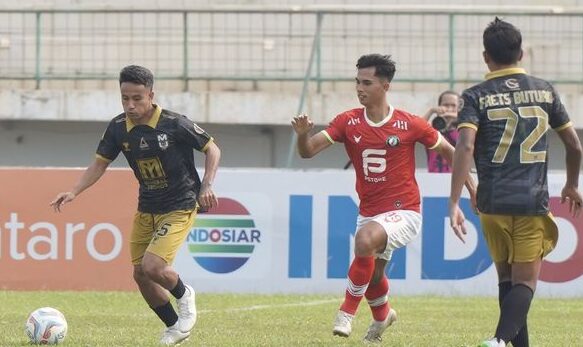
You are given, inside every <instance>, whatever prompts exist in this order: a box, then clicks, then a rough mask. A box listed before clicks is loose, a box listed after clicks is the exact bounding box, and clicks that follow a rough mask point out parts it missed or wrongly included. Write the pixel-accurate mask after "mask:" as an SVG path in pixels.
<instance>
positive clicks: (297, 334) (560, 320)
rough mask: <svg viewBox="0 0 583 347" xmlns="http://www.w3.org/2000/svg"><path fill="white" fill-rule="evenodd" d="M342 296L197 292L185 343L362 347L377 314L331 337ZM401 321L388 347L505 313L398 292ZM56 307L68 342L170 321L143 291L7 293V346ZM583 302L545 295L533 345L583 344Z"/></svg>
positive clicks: (466, 301)
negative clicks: (40, 313)
mask: <svg viewBox="0 0 583 347" xmlns="http://www.w3.org/2000/svg"><path fill="white" fill-rule="evenodd" d="M340 299H341V298H340V296H329V295H328V296H325V295H308V296H300V295H248V294H247V295H226V294H204V293H201V294H198V296H197V307H198V311H199V318H198V322H197V325H196V327H195V330H194V332H193V334H192V335H191V337H190V339H189V340H188V341H187V342H185V343H183V344H182V345H181V346H361V345H363V343H362V342H361V338H362V336H363V335H364V333H365V331H366V327H367V325H368V323H369V319H370V312H369V310H368V308H367V307H366V306H365V305H364V304H362V305H361V306H360V309H359V312H358V314H357V317H356V320H355V322H354V325H353V333H352V336H351V337H349V338H348V339H343V338H339V337H333V336H332V334H331V329H332V322H333V319H334V315H335V313H336V310H337V308H338V305H339V304H340ZM391 303H392V305H393V307H394V308H395V309H396V310H397V312H398V314H399V320H398V321H397V323H396V324H395V325H394V326H392V327H390V328H389V330H388V331H387V332H386V333H385V335H384V340H383V344H382V345H385V346H412V347H413V346H414V347H421V346H440V347H443V346H476V345H477V344H478V343H479V342H480V341H481V340H482V339H484V338H487V337H489V336H490V335H491V334H492V333H493V330H494V328H495V327H494V325H495V323H496V320H497V317H498V310H497V300H496V299H495V298H443V297H395V298H391ZM42 306H52V307H55V308H57V309H59V310H61V312H63V313H64V314H65V316H66V318H67V321H68V324H69V332H68V335H67V338H66V339H65V343H64V346H76V347H77V346H79V347H82V346H156V345H157V342H158V338H159V335H160V333H161V331H162V329H163V325H162V323H161V322H160V321H158V319H157V318H156V317H155V315H154V313H153V312H152V311H151V310H150V309H149V308H148V307H147V306H146V305H145V303H144V302H143V301H142V299H141V297H140V295H139V294H138V293H137V292H136V293H133V292H131V293H120V292H106V293H102V292H99V293H98V292H12V291H0V326H1V327H2V328H3V334H2V335H1V336H0V345H1V346H28V339H27V337H26V335H25V333H24V323H25V321H26V318H27V316H28V314H29V313H30V312H31V311H33V310H34V309H36V308H39V307H42ZM581 322H583V299H576V300H558V299H538V298H535V301H534V302H533V305H532V309H531V314H530V318H529V330H530V333H531V335H530V336H531V346H534V347H537V346H540V347H543V346H583V334H581V333H580V330H579V329H581Z"/></svg>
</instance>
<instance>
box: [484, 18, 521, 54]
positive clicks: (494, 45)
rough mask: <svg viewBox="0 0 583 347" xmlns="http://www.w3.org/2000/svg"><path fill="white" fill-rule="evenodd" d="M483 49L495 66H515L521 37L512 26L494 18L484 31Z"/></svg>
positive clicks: (519, 50) (518, 31)
mask: <svg viewBox="0 0 583 347" xmlns="http://www.w3.org/2000/svg"><path fill="white" fill-rule="evenodd" d="M483 42H484V49H485V50H486V53H488V56H490V58H491V59H492V60H493V61H494V62H495V63H497V64H502V65H511V64H516V62H518V60H519V59H520V54H521V52H522V35H521V34H520V30H518V28H516V27H515V26H514V25H512V24H510V23H508V22H506V21H504V20H502V19H499V18H498V17H496V18H495V19H494V20H493V21H492V22H491V23H490V24H488V26H487V27H486V29H485V30H484V36H483Z"/></svg>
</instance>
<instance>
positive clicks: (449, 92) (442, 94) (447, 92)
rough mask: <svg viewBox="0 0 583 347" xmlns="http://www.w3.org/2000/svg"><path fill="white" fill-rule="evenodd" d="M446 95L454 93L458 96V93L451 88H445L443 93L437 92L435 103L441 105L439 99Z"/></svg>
mask: <svg viewBox="0 0 583 347" xmlns="http://www.w3.org/2000/svg"><path fill="white" fill-rule="evenodd" d="M446 95H455V96H457V98H458V99H459V98H460V95H459V94H458V93H457V92H454V91H453V90H446V91H444V92H443V93H441V94H439V97H438V98H437V105H441V101H442V100H443V97H444V96H446Z"/></svg>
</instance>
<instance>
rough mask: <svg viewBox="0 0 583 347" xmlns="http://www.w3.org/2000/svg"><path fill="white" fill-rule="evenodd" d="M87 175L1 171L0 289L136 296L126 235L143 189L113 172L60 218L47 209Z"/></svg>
mask: <svg viewBox="0 0 583 347" xmlns="http://www.w3.org/2000/svg"><path fill="white" fill-rule="evenodd" d="M82 173H83V170H82V169H31V168H5V169H1V168H0V288H1V289H11V290H135V289H136V288H137V287H136V285H135V284H134V282H133V279H132V266H131V263H130V256H129V245H128V243H129V235H130V232H131V225H132V219H133V215H134V213H135V210H136V207H137V194H138V185H137V182H136V180H135V177H134V176H133V174H132V172H131V171H130V170H122V169H113V170H112V169H110V170H108V171H107V172H106V173H105V174H104V176H103V177H102V178H101V180H99V181H98V182H97V183H96V184H95V185H94V186H92V187H90V188H89V189H88V190H86V191H85V192H83V193H82V194H81V195H79V196H78V197H77V198H76V199H75V200H74V201H73V202H71V203H69V204H67V205H65V206H64V208H63V209H62V212H61V213H57V212H54V211H53V209H52V207H51V206H49V203H50V202H51V201H52V200H53V199H54V198H55V196H56V195H57V194H58V193H59V192H62V191H67V190H70V189H71V187H73V185H74V184H75V183H76V182H77V180H78V179H79V177H80V176H81V175H82Z"/></svg>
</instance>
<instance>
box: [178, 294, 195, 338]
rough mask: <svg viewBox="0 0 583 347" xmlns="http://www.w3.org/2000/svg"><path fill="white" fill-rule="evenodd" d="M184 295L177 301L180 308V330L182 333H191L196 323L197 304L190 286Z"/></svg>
mask: <svg viewBox="0 0 583 347" xmlns="http://www.w3.org/2000/svg"><path fill="white" fill-rule="evenodd" d="M184 287H186V288H185V289H186V290H185V291H184V295H183V296H182V297H181V298H180V299H177V300H176V304H177V306H178V328H179V329H180V331H181V332H183V333H186V332H190V331H191V330H192V328H194V324H195V323H196V303H195V293H194V289H192V287H191V286H189V285H188V284H185V285H184Z"/></svg>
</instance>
